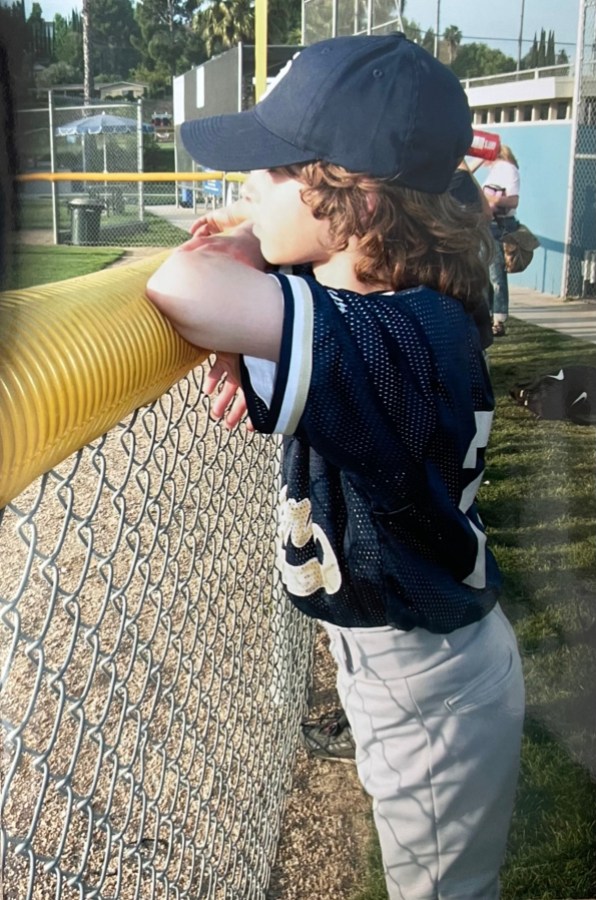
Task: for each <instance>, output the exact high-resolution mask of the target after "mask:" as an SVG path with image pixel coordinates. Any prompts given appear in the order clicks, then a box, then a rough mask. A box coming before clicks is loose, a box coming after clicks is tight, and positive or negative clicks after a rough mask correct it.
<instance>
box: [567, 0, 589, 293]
mask: <svg viewBox="0 0 596 900" xmlns="http://www.w3.org/2000/svg"><path fill="white" fill-rule="evenodd" d="M580 16H581V21H580V29H579V30H580V35H579V41H578V47H577V61H576V67H575V79H576V84H575V106H576V128H575V132H574V146H573V147H572V149H571V152H572V153H573V193H572V200H571V211H570V212H571V216H570V234H569V246H570V253H569V262H568V266H567V279H566V280H567V285H566V293H567V294H568V295H569V296H572V297H579V296H582V297H596V279H595V271H594V266H593V261H594V259H595V258H596V0H583V3H582V4H581V5H580Z"/></svg>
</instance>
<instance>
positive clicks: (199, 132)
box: [180, 108, 318, 172]
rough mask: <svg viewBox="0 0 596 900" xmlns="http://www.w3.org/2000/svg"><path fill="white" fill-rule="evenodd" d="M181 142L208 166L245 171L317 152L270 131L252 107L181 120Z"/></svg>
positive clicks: (298, 159)
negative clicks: (229, 113)
mask: <svg viewBox="0 0 596 900" xmlns="http://www.w3.org/2000/svg"><path fill="white" fill-rule="evenodd" d="M180 135H181V137H182V142H183V144H184V146H185V147H186V149H187V150H188V152H189V153H190V155H191V156H192V158H193V159H194V160H196V161H197V162H198V163H200V164H201V165H203V166H206V167H207V168H209V169H222V170H223V171H226V172H234V171H237V172H248V171H250V169H275V168H277V167H278V166H291V165H294V164H295V163H305V162H311V161H312V160H315V159H317V158H318V157H317V154H316V153H315V152H314V151H313V150H310V149H307V148H306V149H302V148H299V147H295V146H294V145H293V144H290V143H288V142H287V141H284V140H283V138H280V137H278V136H277V135H275V134H272V132H271V131H269V130H268V129H267V128H266V127H265V126H264V125H263V123H262V122H261V121H260V120H259V117H258V114H257V113H256V112H255V108H253V109H249V110H246V111H245V112H240V113H232V114H231V115H225V116H209V117H206V118H204V119H193V120H192V121H190V122H184V123H183V124H182V126H181V129H180Z"/></svg>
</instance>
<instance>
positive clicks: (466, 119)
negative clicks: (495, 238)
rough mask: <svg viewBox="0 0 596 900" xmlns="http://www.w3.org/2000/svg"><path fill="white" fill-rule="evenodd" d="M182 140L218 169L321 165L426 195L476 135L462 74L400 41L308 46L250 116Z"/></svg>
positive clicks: (218, 122) (193, 129)
mask: <svg viewBox="0 0 596 900" xmlns="http://www.w3.org/2000/svg"><path fill="white" fill-rule="evenodd" d="M181 135H182V140H183V142H184V145H185V147H186V149H187V150H188V152H189V153H190V155H191V156H192V157H193V158H194V159H196V160H197V162H199V163H201V164H202V165H204V166H206V167H208V168H212V169H223V170H225V171H228V172H230V171H248V170H250V169H274V168H277V167H278V166H289V165H293V164H295V163H306V162H312V161H313V160H319V159H320V160H324V161H326V162H330V163H336V164H337V165H340V166H343V167H344V168H345V169H348V170H350V171H352V172H364V173H367V174H369V175H373V176H375V177H378V178H388V179H392V180H394V181H395V182H397V183H398V184H402V185H404V186H406V187H409V188H414V189H416V190H419V191H425V192H427V193H441V192H443V191H445V190H447V187H448V185H449V181H450V180H451V176H452V175H453V172H454V171H455V169H456V167H457V165H458V164H459V162H460V161H461V159H462V157H463V156H464V155H465V153H466V151H467V150H468V149H469V147H470V145H471V143H472V136H473V134H472V125H471V114H470V109H469V106H468V101H467V98H466V95H465V92H464V90H463V88H462V86H461V84H460V83H459V81H458V79H457V78H456V76H455V75H454V74H453V72H451V71H450V70H449V69H447V68H446V66H444V65H443V64H442V63H440V62H439V61H438V60H436V59H435V58H434V57H433V56H431V55H430V53H427V52H426V50H423V49H422V47H419V46H418V45H417V44H414V43H413V42H412V41H409V40H408V39H407V38H406V37H405V35H403V34H401V33H394V34H388V35H378V36H377V35H372V36H371V35H356V36H353V37H337V38H331V39H330V40H326V41H320V42H319V43H316V44H311V45H310V46H308V47H306V48H305V49H304V50H302V51H301V52H300V53H298V54H297V55H296V56H295V57H294V59H293V60H292V61H291V62H290V63H289V64H288V65H287V66H286V67H285V69H284V70H282V72H281V73H280V75H279V76H278V78H277V79H276V80H275V81H274V83H273V85H272V86H271V87H270V88H269V90H268V91H267V93H266V95H265V96H264V97H263V99H262V100H260V101H259V103H257V105H256V106H254V107H253V108H252V109H249V110H246V111H245V112H240V113H233V114H231V115H223V116H210V117H207V118H203V119H194V120H193V121H190V122H185V123H184V124H183V125H182V129H181Z"/></svg>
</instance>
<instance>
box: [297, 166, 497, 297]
mask: <svg viewBox="0 0 596 900" xmlns="http://www.w3.org/2000/svg"><path fill="white" fill-rule="evenodd" d="M280 171H282V172H284V173H285V174H287V175H288V176H290V177H291V178H296V179H297V180H298V181H301V182H302V183H303V184H304V185H305V188H304V190H303V191H302V198H303V200H304V202H305V203H307V204H308V205H309V206H310V207H311V209H312V212H313V215H314V217H315V218H316V219H327V220H329V222H330V226H331V237H332V241H333V243H332V246H331V247H330V248H329V249H331V250H334V251H340V250H344V249H345V248H346V247H347V245H348V241H349V239H350V237H351V236H352V235H355V236H356V237H357V238H358V239H359V240H360V245H359V249H360V250H361V251H362V257H361V259H360V260H359V262H358V264H357V266H356V275H357V276H358V278H359V280H360V281H362V282H363V283H364V284H388V285H391V287H392V288H393V290H396V291H398V290H404V289H405V288H410V287H417V286H418V285H426V286H428V287H431V288H434V289H435V290H437V291H439V292H440V293H443V294H449V295H450V296H452V297H456V298H458V299H459V300H461V301H462V302H463V303H464V305H465V307H466V308H467V309H473V308H474V306H475V305H476V304H477V303H478V302H479V299H480V297H481V296H482V295H483V293H484V292H485V290H486V289H487V287H488V270H487V261H488V260H489V259H490V253H491V247H492V238H491V235H490V231H489V228H488V224H487V223H486V220H485V218H484V216H483V213H482V212H481V211H479V212H478V213H476V212H472V211H471V210H469V209H463V208H462V207H461V206H460V205H459V204H458V203H457V201H455V200H454V199H453V197H451V195H450V194H449V193H444V194H426V193H422V192H421V191H415V190H412V189H411V188H406V187H402V186H400V185H397V184H395V183H392V182H391V181H387V180H382V179H379V178H373V177H371V176H370V175H364V174H359V173H355V172H348V171H347V170H346V169H344V168H342V167H341V166H337V165H334V164H332V163H326V162H321V161H317V162H312V163H306V164H304V165H295V166H286V167H284V168H283V169H281V170H280ZM371 198H373V199H372V202H371Z"/></svg>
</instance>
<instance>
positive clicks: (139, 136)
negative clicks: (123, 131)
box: [137, 97, 145, 222]
mask: <svg viewBox="0 0 596 900" xmlns="http://www.w3.org/2000/svg"><path fill="white" fill-rule="evenodd" d="M137 171H139V172H142V171H143V101H142V100H141V98H140V97H139V99H138V100H137ZM144 217H145V210H144V202H143V182H142V181H139V222H142V221H143V219H144Z"/></svg>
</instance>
